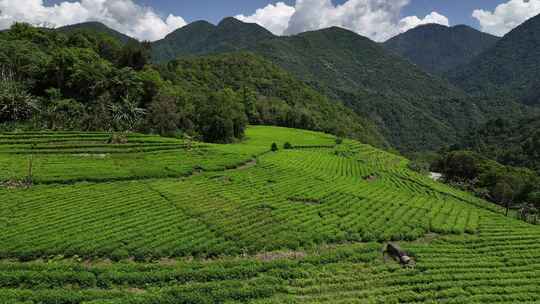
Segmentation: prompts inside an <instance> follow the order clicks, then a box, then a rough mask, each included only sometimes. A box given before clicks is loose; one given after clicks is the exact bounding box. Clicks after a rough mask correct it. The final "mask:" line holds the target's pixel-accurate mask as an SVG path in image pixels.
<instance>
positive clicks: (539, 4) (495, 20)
mask: <svg viewBox="0 0 540 304" xmlns="http://www.w3.org/2000/svg"><path fill="white" fill-rule="evenodd" d="M538 14H540V0H510V1H508V2H506V3H503V4H500V5H498V6H497V7H496V8H495V10H494V11H493V12H491V11H486V10H482V9H477V10H474V11H473V17H474V18H476V19H477V20H478V22H480V27H481V28H482V30H483V31H484V32H487V33H490V34H493V35H498V36H503V35H505V34H506V33H508V32H509V31H511V30H512V29H513V28H515V27H517V26H518V25H520V24H522V23H523V22H525V21H526V20H527V19H530V18H532V17H534V16H536V15H538Z"/></svg>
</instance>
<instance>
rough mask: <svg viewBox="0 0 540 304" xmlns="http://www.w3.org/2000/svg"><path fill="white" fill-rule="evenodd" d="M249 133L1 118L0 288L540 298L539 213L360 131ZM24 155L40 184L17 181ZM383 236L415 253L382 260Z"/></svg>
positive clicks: (121, 296) (325, 299)
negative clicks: (192, 137)
mask: <svg viewBox="0 0 540 304" xmlns="http://www.w3.org/2000/svg"><path fill="white" fill-rule="evenodd" d="M246 138H247V139H246V140H245V141H244V142H241V143H235V144H228V145H223V144H204V143H198V142H189V141H187V140H186V139H184V140H177V139H168V138H161V137H159V136H148V135H140V134H131V135H130V137H129V138H128V139H129V141H128V143H127V144H118V145H110V144H106V142H107V139H108V136H107V133H99V132H92V133H87V132H18V133H12V132H8V133H2V134H1V135H0V165H1V166H2V170H0V172H1V173H2V174H3V175H2V176H0V180H2V181H7V183H5V184H3V186H0V196H1V197H2V198H5V199H3V200H2V202H1V203H0V228H1V230H2V232H3V233H2V234H0V248H1V249H0V257H1V258H3V259H2V260H1V261H0V300H1V301H4V302H6V303H36V304H37V303H40V304H49V303H50V304H53V303H54V304H58V303H62V304H64V303H65V304H82V303H85V304H87V303H92V304H98V303H99V304H104V303H107V304H111V303H115V304H116V303H141V304H142V303H154V304H155V303H171V304H172V303H201V304H207V303H208V304H209V303H248V302H249V303H336V299H339V301H342V302H344V303H345V302H346V303H373V302H378V303H401V302H425V303H434V302H439V301H442V300H445V301H453V302H461V303H464V302H466V303H471V302H486V303H493V302H501V303H505V302H506V303H518V302H534V301H538V300H539V299H540V290H539V288H538V286H539V284H538V282H537V281H538V279H537V278H538V277H539V275H540V272H539V271H540V268H539V267H538V258H539V255H538V252H539V251H538V248H539V247H538V244H537V240H538V237H539V236H540V230H539V229H538V227H536V226H532V225H529V224H526V223H524V222H522V221H518V220H516V219H512V218H509V217H504V215H503V212H504V210H503V208H500V207H497V206H496V205H493V204H490V203H488V202H485V201H482V200H481V199H478V198H475V197H472V196H471V195H469V194H466V193H464V192H461V191H458V190H455V189H453V188H450V187H448V186H445V185H442V184H439V183H436V182H434V181H432V180H430V179H429V178H427V177H424V176H422V175H420V174H417V173H414V172H412V171H410V170H408V169H407V164H408V161H407V160H405V159H404V158H401V157H399V156H396V155H393V154H390V153H386V152H383V151H380V150H377V149H374V148H372V147H370V146H367V145H363V144H360V143H358V142H356V141H352V140H347V139H345V140H338V139H337V138H335V137H334V136H330V135H326V134H322V133H316V132H308V131H300V130H293V129H285V128H276V127H253V128H248V129H247V131H246ZM286 143H290V145H288V149H283V148H282V147H284V146H285V144H286ZM273 144H275V146H276V147H277V150H276V151H275V152H269V150H270V147H271V146H272V145H273ZM29 159H32V160H33V174H32V177H31V180H32V181H33V186H29V185H27V184H17V183H14V181H17V180H20V179H23V178H25V177H27V176H26V175H27V173H28V171H27V170H26V169H27V167H28V160H29ZM6 172H11V174H6ZM82 181H86V182H82ZM385 241H396V242H397V241H399V242H400V244H401V245H402V247H403V248H404V249H405V250H407V252H408V253H409V254H410V255H411V256H412V257H413V258H414V260H415V262H416V266H415V267H409V268H405V267H402V266H400V265H399V264H397V263H396V262H394V261H393V260H390V259H384V258H383V257H382V254H381V251H382V249H383V244H382V242H385Z"/></svg>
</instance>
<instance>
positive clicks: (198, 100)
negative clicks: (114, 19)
mask: <svg viewBox="0 0 540 304" xmlns="http://www.w3.org/2000/svg"><path fill="white" fill-rule="evenodd" d="M100 28H101V26H99V24H95V23H90V24H82V25H78V26H72V27H69V28H61V29H59V30H58V31H49V30H43V29H36V28H32V27H30V26H27V25H24V24H16V25H14V26H13V28H12V29H11V30H10V31H6V32H3V33H2V34H1V35H0V44H1V45H0V76H1V77H2V83H1V84H0V105H1V107H0V118H1V121H0V124H1V125H2V126H3V127H4V128H11V129H13V128H17V127H18V128H21V127H22V128H31V129H42V128H46V129H51V130H92V131H126V130H138V131H145V132H155V133H159V134H162V135H175V134H178V133H179V132H182V133H184V134H187V135H189V136H191V137H196V138H200V139H202V140H205V141H210V142H231V141H234V140H235V139H239V138H242V137H243V134H244V129H245V126H246V125H247V124H248V123H252V124H275V125H281V126H287V127H296V128H305V129H313V130H321V131H327V132H332V133H335V134H340V135H342V136H344V135H347V136H350V137H354V138H359V139H361V140H363V141H364V142H368V143H372V144H375V145H379V146H383V145H384V144H385V143H384V140H383V139H382V138H381V136H380V135H379V134H378V133H377V131H376V130H375V127H374V126H373V125H372V124H371V123H370V122H367V121H366V120H362V119H361V118H359V117H358V116H357V115H356V114H354V113H353V112H352V111H350V110H347V109H346V108H345V107H343V106H342V105H340V104H339V103H334V102H331V101H329V100H328V98H326V97H324V96H321V95H320V94H319V93H317V92H316V91H314V90H313V89H311V88H309V87H308V86H306V85H305V84H303V83H302V82H300V81H298V80H296V79H295V78H294V77H292V76H291V75H289V74H288V73H286V72H284V71H283V70H281V69H279V68H278V67H276V66H274V65H272V64H271V63H269V62H266V61H264V60H263V59H260V58H257V57H255V56H253V55H249V54H242V53H239V54H234V55H224V56H214V57H209V58H192V59H183V60H178V61H174V62H170V63H168V64H166V65H163V66H155V65H151V64H150V62H149V56H150V52H151V47H152V46H151V45H150V44H149V43H146V42H143V43H138V42H135V41H133V40H128V39H123V40H122V41H123V42H120V41H118V40H116V39H115V38H113V37H112V36H110V35H109V34H110V31H112V30H109V31H96V29H98V30H99V29H100ZM113 36H118V35H113ZM120 38H121V37H120ZM82 92H83V93H82ZM81 93H82V94H81Z"/></svg>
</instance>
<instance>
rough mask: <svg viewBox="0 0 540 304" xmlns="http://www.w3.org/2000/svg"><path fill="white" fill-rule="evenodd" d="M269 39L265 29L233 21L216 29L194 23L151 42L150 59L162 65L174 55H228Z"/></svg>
mask: <svg viewBox="0 0 540 304" xmlns="http://www.w3.org/2000/svg"><path fill="white" fill-rule="evenodd" d="M273 37H274V35H273V34H272V33H270V32H269V31H268V30H266V29H265V28H263V27H261V26H259V25H257V24H254V23H243V22H241V21H239V20H237V19H235V18H226V19H223V21H221V22H220V23H219V24H218V25H217V26H215V25H213V24H211V23H209V22H206V21H196V22H193V23H191V24H189V25H187V26H185V27H182V28H180V29H178V30H176V31H174V32H172V33H171V34H169V35H167V36H166V37H165V38H164V39H162V40H159V41H156V42H154V43H153V45H152V50H153V56H152V57H153V59H154V61H156V62H166V61H169V60H173V59H176V58H177V57H178V56H185V55H203V54H209V53H222V52H232V51H238V50H244V49H246V48H248V47H251V46H253V45H255V44H257V43H258V42H259V41H262V40H265V39H270V38H273Z"/></svg>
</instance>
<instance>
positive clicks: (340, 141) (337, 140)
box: [336, 137, 343, 145]
mask: <svg viewBox="0 0 540 304" xmlns="http://www.w3.org/2000/svg"><path fill="white" fill-rule="evenodd" d="M342 143H343V138H341V137H338V138H336V145H341V144H342Z"/></svg>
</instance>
